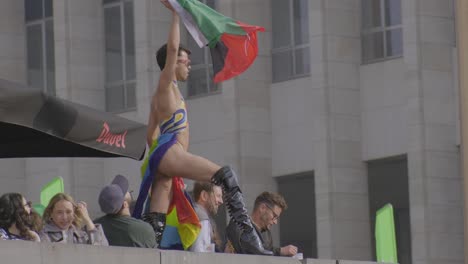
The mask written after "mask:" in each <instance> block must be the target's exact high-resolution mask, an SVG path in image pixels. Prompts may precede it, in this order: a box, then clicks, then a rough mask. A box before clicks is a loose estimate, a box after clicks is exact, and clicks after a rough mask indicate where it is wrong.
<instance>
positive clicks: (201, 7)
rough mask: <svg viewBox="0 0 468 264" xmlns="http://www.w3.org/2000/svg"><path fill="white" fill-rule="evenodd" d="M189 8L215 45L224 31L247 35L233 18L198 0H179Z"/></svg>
mask: <svg viewBox="0 0 468 264" xmlns="http://www.w3.org/2000/svg"><path fill="white" fill-rule="evenodd" d="M177 2H179V4H180V5H181V6H182V7H183V8H184V9H185V10H187V12H189V13H190V14H192V17H193V19H194V21H195V23H196V24H197V25H198V27H199V29H200V31H201V32H203V34H204V35H205V37H206V39H207V40H208V45H209V46H210V47H213V46H214V45H215V43H216V42H218V41H219V38H220V37H221V35H222V34H223V33H227V34H233V35H245V34H246V32H245V31H244V30H243V29H242V27H240V26H239V25H238V24H237V22H236V21H234V20H233V19H232V18H230V17H227V16H224V15H222V14H220V13H218V12H216V11H215V10H213V9H211V8H210V7H208V6H207V5H205V4H203V3H200V2H199V1H198V0H177Z"/></svg>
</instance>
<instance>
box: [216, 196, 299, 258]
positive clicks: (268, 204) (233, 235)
mask: <svg viewBox="0 0 468 264" xmlns="http://www.w3.org/2000/svg"><path fill="white" fill-rule="evenodd" d="M287 208H288V205H287V204H286V201H285V200H284V197H283V196H282V195H281V194H278V193H272V192H263V193H261V194H260V195H259V196H257V198H256V199H255V203H254V209H253V212H252V214H251V217H250V218H251V219H252V223H253V224H254V226H255V230H256V231H257V233H258V235H259V236H260V238H261V240H262V243H263V248H265V249H266V250H271V251H273V253H274V255H275V256H289V257H292V256H294V255H296V254H297V247H296V246H293V245H287V246H284V247H281V248H279V247H274V246H273V239H272V236H271V228H272V227H273V225H276V224H278V220H279V218H280V216H281V213H282V212H283V211H284V210H286V209H287ZM239 234H240V233H239V229H238V228H237V226H236V225H235V224H234V223H233V222H232V221H231V222H230V223H229V225H228V227H227V228H226V236H227V243H226V247H225V252H226V253H240V254H246V253H248V252H246V251H245V250H244V248H243V247H242V245H241V244H239V242H238V241H239Z"/></svg>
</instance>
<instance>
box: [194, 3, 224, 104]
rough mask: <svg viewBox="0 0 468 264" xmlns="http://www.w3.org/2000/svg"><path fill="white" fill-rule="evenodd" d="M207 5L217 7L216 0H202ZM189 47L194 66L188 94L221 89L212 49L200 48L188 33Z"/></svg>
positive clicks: (214, 91)
mask: <svg viewBox="0 0 468 264" xmlns="http://www.w3.org/2000/svg"><path fill="white" fill-rule="evenodd" d="M200 2H203V3H204V4H206V5H207V6H209V7H211V8H213V9H216V3H215V2H216V0H200ZM187 47H188V49H189V50H190V51H191V52H192V54H191V55H190V60H191V61H192V64H191V65H192V68H191V70H190V75H189V78H188V81H187V96H188V97H196V96H202V95H207V94H212V93H216V92H219V91H220V88H219V85H217V84H215V83H214V82H213V64H212V61H211V54H210V49H209V48H208V47H204V48H202V49H200V48H199V47H198V45H197V43H196V42H195V41H194V40H193V38H192V36H190V34H189V33H187Z"/></svg>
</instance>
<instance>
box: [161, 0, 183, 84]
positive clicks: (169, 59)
mask: <svg viewBox="0 0 468 264" xmlns="http://www.w3.org/2000/svg"><path fill="white" fill-rule="evenodd" d="M161 2H162V3H163V4H164V5H165V6H166V7H167V8H168V9H169V10H171V11H172V23H171V28H170V30H169V37H168V40H167V53H166V64H165V66H164V69H163V70H162V72H161V76H160V78H159V89H168V88H169V85H170V83H171V82H172V80H175V78H176V76H175V68H176V64H177V56H178V52H179V45H180V21H179V20H180V19H179V15H178V14H177V13H176V12H175V11H174V8H173V7H172V6H171V4H170V3H169V2H168V0H161Z"/></svg>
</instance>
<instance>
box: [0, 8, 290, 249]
mask: <svg viewBox="0 0 468 264" xmlns="http://www.w3.org/2000/svg"><path fill="white" fill-rule="evenodd" d="M161 2H162V4H163V5H164V6H165V7H166V8H167V9H168V10H169V11H170V12H171V14H172V22H171V25H170V29H169V37H168V41H167V44H165V45H163V46H162V47H161V48H160V49H159V50H158V51H157V53H156V60H157V62H158V66H159V67H160V69H161V73H160V78H159V82H158V87H157V89H156V90H155V91H154V93H153V96H152V98H151V108H150V115H149V121H148V131H147V143H148V145H149V146H150V151H149V154H148V156H147V158H146V160H145V162H144V163H143V170H142V171H144V174H143V180H142V183H141V185H140V191H139V195H138V198H137V200H136V201H135V205H134V207H133V210H132V198H131V195H130V193H129V191H128V187H129V183H128V180H127V179H126V178H125V177H124V176H122V175H117V176H116V177H115V178H114V180H113V181H112V182H111V184H110V185H108V186H105V187H104V188H103V189H102V191H101V193H100V195H99V198H98V202H99V206H100V207H101V210H102V212H103V213H105V215H104V216H103V217H100V218H98V219H96V220H95V221H92V220H91V217H90V216H89V213H88V210H87V204H86V203H85V202H82V201H80V202H75V201H74V200H73V198H72V197H70V196H69V195H67V194H64V193H59V194H57V195H55V196H54V197H53V198H52V199H51V201H50V203H49V205H48V206H47V208H46V209H45V211H44V215H43V217H42V218H41V217H39V216H38V215H37V214H36V213H35V212H34V211H33V210H32V208H31V204H30V203H29V202H27V200H26V199H25V197H23V196H22V195H21V194H18V193H8V194H4V195H3V196H2V197H1V198H0V237H1V238H2V239H5V240H18V239H21V240H31V241H45V242H51V243H78V244H92V245H111V246H112V245H115V246H129V247H147V248H163V249H166V248H167V247H165V246H162V244H164V242H165V240H164V238H165V237H166V238H167V237H168V235H166V234H167V233H168V230H176V229H177V225H178V223H177V222H176V223H175V226H166V224H169V221H166V220H167V219H166V217H167V216H169V215H170V213H171V212H173V211H174V207H175V208H176V210H175V211H177V212H178V213H180V212H181V211H184V212H183V213H184V214H185V217H184V218H185V219H179V220H186V219H189V221H188V222H187V223H182V224H185V225H186V226H185V227H188V228H186V229H185V230H189V231H190V232H188V233H187V234H180V235H181V236H185V235H187V237H184V239H179V241H181V244H182V245H181V248H182V249H186V250H190V251H194V252H229V253H239V254H257V255H277V256H294V255H296V254H297V250H298V249H297V247H296V246H293V245H287V246H284V247H281V248H280V247H274V246H273V243H272V237H271V231H270V230H271V227H272V226H273V225H275V224H277V222H278V219H279V217H280V215H281V213H282V212H283V211H284V210H286V208H287V205H286V202H285V200H284V198H283V197H282V196H281V195H279V194H276V193H271V192H264V193H262V194H260V195H259V196H258V197H257V199H256V201H255V204H254V210H253V212H252V214H251V215H249V214H248V212H247V209H246V206H245V203H244V198H243V194H242V191H241V188H240V185H239V183H238V180H237V175H236V173H235V172H234V170H233V169H232V168H231V167H230V166H220V165H217V164H215V163H213V162H211V161H210V160H208V159H205V158H203V157H201V156H198V155H194V154H191V153H190V152H189V151H188V146H189V143H188V142H189V129H188V127H189V125H188V118H187V110H186V103H185V100H184V99H183V97H182V94H181V92H180V90H179V87H178V82H184V81H186V80H187V79H188V76H189V72H190V69H191V65H190V63H191V61H190V57H189V56H190V53H191V52H190V50H188V49H186V48H184V47H182V46H181V45H180V18H179V15H178V14H177V12H176V11H175V9H174V7H173V6H172V5H171V4H170V3H169V1H168V0H161ZM218 48H220V49H218V50H217V51H215V52H221V53H223V52H224V53H225V52H226V50H224V49H223V48H222V47H218ZM220 55H223V54H220ZM176 176H177V177H176ZM182 178H187V179H191V180H194V181H195V182H196V183H195V185H194V190H193V195H194V199H190V198H189V197H188V196H187V195H186V193H185V191H184V190H181V185H183V183H182ZM181 183H182V184H181ZM192 200H194V202H192ZM174 201H177V203H175V204H174ZM223 203H224V204H225V205H226V208H227V209H228V212H229V215H230V224H229V226H228V228H227V229H226V234H227V236H226V238H222V237H220V235H219V232H218V229H217V227H216V225H215V224H214V221H213V217H214V216H215V215H216V214H217V212H218V208H219V206H220V205H221V204H223ZM178 206H180V207H179V208H178ZM168 213H169V214H168ZM140 218H141V219H142V220H140ZM172 224H174V223H172ZM174 228H175V229H174ZM190 228H192V229H190ZM171 232H172V231H171ZM179 233H180V232H179ZM185 238H187V239H185ZM166 240H167V239H166ZM172 242H174V241H172ZM176 242H177V241H176Z"/></svg>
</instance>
